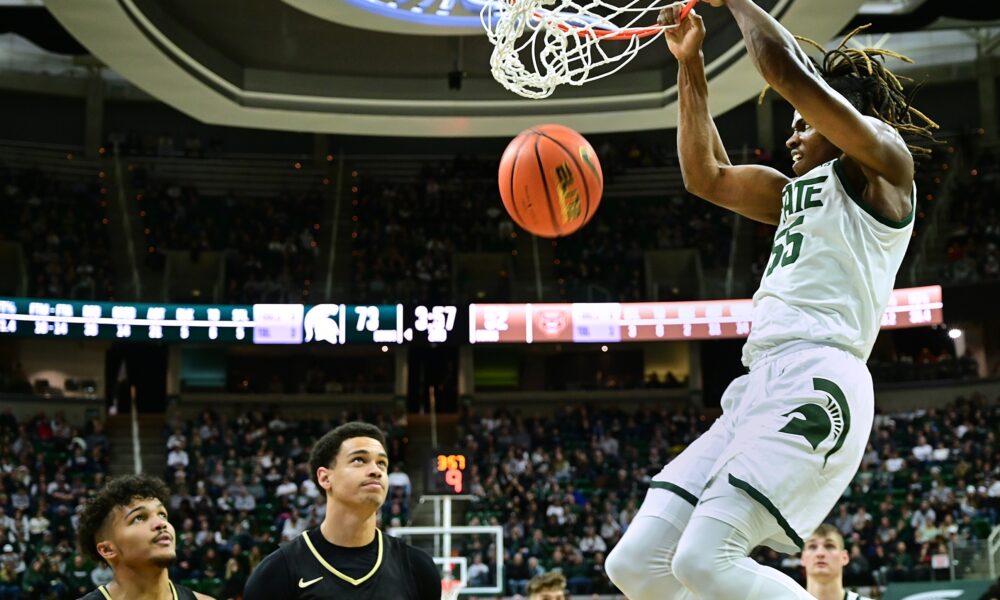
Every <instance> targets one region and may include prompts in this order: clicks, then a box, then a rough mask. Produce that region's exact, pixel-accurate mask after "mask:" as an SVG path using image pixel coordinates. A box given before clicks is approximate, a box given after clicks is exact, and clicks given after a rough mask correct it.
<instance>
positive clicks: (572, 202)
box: [499, 125, 604, 238]
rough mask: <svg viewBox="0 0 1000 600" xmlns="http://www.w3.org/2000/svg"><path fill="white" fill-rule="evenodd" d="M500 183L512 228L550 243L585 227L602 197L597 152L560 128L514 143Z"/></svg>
mask: <svg viewBox="0 0 1000 600" xmlns="http://www.w3.org/2000/svg"><path fill="white" fill-rule="evenodd" d="M499 183H500V198H501V199H503V205H504V207H505V208H506V209H507V213H508V214H509V215H510V217H511V218H512V219H514V222H515V223H517V224H518V225H520V226H521V227H523V228H524V229H527V230H528V231H530V232H531V233H533V234H535V235H537V236H540V237H546V238H555V237H561V236H564V235H569V234H571V233H573V232H574V231H576V230H577V229H580V228H581V227H583V226H584V225H586V224H587V222H589V221H590V219H591V218H592V217H593V216H594V212H596V211H597V205H598V204H600V203H601V193H602V192H603V191H604V176H603V175H602V174H601V163H599V162H598V161H597V154H595V153H594V149H593V148H592V147H591V146H590V143H589V142H587V140H586V139H584V137H583V136H582V135H580V134H579V133H577V132H575V131H573V130H572V129H570V128H569V127H563V126H562V125H538V126H537V127H532V128H531V129H527V130H525V131H522V132H521V133H520V135H518V136H517V137H516V138H514V139H513V140H512V141H511V143H510V144H509V145H508V146H507V149H506V150H504V153H503V157H502V158H501V159H500V177H499Z"/></svg>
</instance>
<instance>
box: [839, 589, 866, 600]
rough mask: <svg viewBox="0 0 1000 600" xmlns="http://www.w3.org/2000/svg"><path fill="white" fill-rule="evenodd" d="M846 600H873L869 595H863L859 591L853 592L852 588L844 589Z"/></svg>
mask: <svg viewBox="0 0 1000 600" xmlns="http://www.w3.org/2000/svg"><path fill="white" fill-rule="evenodd" d="M844 600H872V599H871V598H869V597H868V596H862V595H861V594H859V593H857V592H852V591H850V590H844Z"/></svg>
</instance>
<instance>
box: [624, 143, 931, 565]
mask: <svg viewBox="0 0 1000 600" xmlns="http://www.w3.org/2000/svg"><path fill="white" fill-rule="evenodd" d="M913 198H914V199H915V198H916V190H915V189H914V192H913ZM914 201H915V200H914ZM912 229H913V211H912V210H911V212H910V214H909V215H908V216H907V217H906V218H905V219H904V220H903V221H902V222H899V223H893V222H890V221H888V220H887V219H885V218H884V217H881V216H878V215H876V214H875V212H874V210H872V209H871V207H869V206H868V205H867V204H866V203H865V202H864V201H863V199H862V198H861V196H860V195H858V194H856V193H855V192H854V191H853V190H851V189H850V183H849V182H848V181H847V179H846V177H844V173H843V170H842V166H841V164H840V161H839V159H838V160H834V161H831V162H828V163H826V164H823V165H820V166H818V167H816V168H815V169H813V170H811V171H810V172H809V173H806V174H805V175H803V176H802V177H799V178H797V179H795V180H793V181H792V182H790V183H789V184H788V185H787V186H786V187H785V189H784V192H783V194H782V213H781V222H780V224H779V226H778V230H777V232H776V234H775V237H774V245H773V249H772V252H771V257H770V260H769V261H768V266H767V268H766V269H765V272H764V276H763V278H762V281H761V284H760V289H759V290H758V291H757V293H756V294H755V295H754V311H753V330H752V332H751V334H750V338H749V339H748V341H747V343H746V345H745V346H744V349H743V362H744V364H746V365H747V367H748V368H749V370H750V372H749V374H747V375H744V376H742V377H739V378H737V379H735V380H734V381H733V382H732V383H731V384H730V385H729V387H728V388H727V389H726V391H725V393H724V394H723V397H722V409H723V414H722V416H721V417H720V418H719V419H718V420H717V421H716V422H715V423H714V424H713V425H712V427H711V428H710V429H709V430H708V432H706V433H705V434H704V435H702V436H701V437H700V438H698V439H697V440H695V442H694V443H692V444H691V445H690V446H689V447H688V448H687V449H686V450H685V451H684V452H682V453H681V455H680V456H678V457H677V458H676V459H674V460H673V461H671V462H670V463H669V464H668V465H667V466H665V467H664V468H663V470H662V471H661V472H660V473H659V474H658V475H656V476H655V477H654V478H653V482H652V484H651V488H652V489H653V490H656V489H661V490H668V491H670V492H673V493H674V494H676V495H678V496H680V497H681V498H683V499H685V500H687V501H688V502H690V503H691V504H694V505H697V510H698V512H699V513H700V514H703V515H708V516H711V517H713V518H717V519H718V520H721V521H723V522H725V523H729V524H730V525H733V526H734V527H736V528H737V529H739V530H741V531H746V529H743V527H742V525H743V524H744V522H745V514H746V513H745V511H744V512H741V511H737V510H731V511H730V510H729V509H727V507H728V506H732V502H731V501H728V500H727V501H725V502H720V501H716V502H711V503H708V502H705V501H706V500H708V499H711V498H715V499H717V500H718V499H722V498H728V497H731V493H732V490H731V489H725V487H726V486H732V487H733V488H736V489H738V490H740V491H741V492H742V495H743V496H744V497H746V498H749V499H750V500H752V501H753V503H754V505H756V506H757V507H758V508H759V510H762V511H766V512H767V513H769V514H770V515H771V516H773V518H774V520H775V521H776V523H777V525H778V526H779V527H778V529H779V530H780V531H779V532H778V533H776V534H774V535H773V536H772V537H769V538H767V539H762V540H753V542H754V543H755V544H758V543H760V544H765V545H768V546H770V547H772V548H775V549H777V550H780V551H783V552H797V551H799V549H801V547H802V540H804V539H806V538H807V537H808V536H809V535H810V534H811V533H812V532H813V531H814V530H815V529H816V527H818V526H819V524H820V523H821V522H822V520H823V518H825V517H826V515H827V514H828V513H829V511H830V510H831V509H832V508H833V506H834V504H835V503H836V501H837V499H838V498H840V495H841V494H842V493H843V491H844V489H845V488H846V487H847V485H848V484H849V483H850V481H851V479H852V478H853V477H854V474H855V472H856V471H857V468H858V465H859V464H860V462H861V457H862V454H863V452H864V448H865V445H866V443H867V441H868V435H869V433H870V431H871V426H872V418H873V413H874V394H873V390H872V380H871V375H870V374H869V372H868V368H867V366H866V365H865V361H866V359H867V358H868V354H869V353H870V352H871V348H872V345H873V344H874V342H875V337H876V336H877V335H878V330H879V326H880V322H881V318H882V315H883V313H884V312H885V309H886V305H887V304H888V301H889V297H890V294H891V292H892V288H893V283H894V280H895V276H896V272H897V271H898V269H899V266H900V264H901V263H902V260H903V255H904V254H905V252H906V247H907V244H908V242H909V239H910V235H911V233H912ZM662 497H663V496H662V494H652V493H651V494H649V495H648V496H647V501H646V502H644V503H643V506H642V508H641V509H640V514H651V515H656V516H660V517H661V518H668V517H669V515H667V514H666V513H667V512H669V510H668V508H667V506H666V504H665V503H664V502H662V501H652V500H653V499H654V498H662ZM699 503H700V504H699Z"/></svg>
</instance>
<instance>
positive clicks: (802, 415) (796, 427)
mask: <svg viewBox="0 0 1000 600" xmlns="http://www.w3.org/2000/svg"><path fill="white" fill-rule="evenodd" d="M813 389H814V390H816V391H817V392H823V393H824V394H826V395H827V399H826V403H825V404H815V403H809V404H803V405H801V406H799V407H797V408H795V409H794V410H791V411H789V412H787V413H785V414H784V415H782V416H785V417H788V416H792V415H796V416H793V417H792V419H791V420H790V421H788V423H786V424H785V426H784V427H782V428H781V429H780V430H779V431H781V432H783V433H788V434H791V435H801V436H802V437H804V438H806V441H807V442H809V445H810V446H812V448H813V450H815V449H816V448H818V447H819V445H820V444H822V443H823V441H824V440H826V439H827V438H828V437H830V435H831V434H832V435H833V439H834V443H833V447H832V448H830V450H829V451H828V452H827V453H826V455H825V456H824V457H823V466H824V467H825V466H826V462H827V461H828V460H829V459H830V456H831V455H833V453H835V452H837V451H838V450H840V448H841V447H842V446H843V445H844V440H845V439H846V438H847V433H848V432H849V431H850V430H851V408H850V407H849V406H848V405H847V397H846V396H844V392H843V390H841V389H840V386H838V385H837V384H836V383H834V382H832V381H830V380H829V379H823V378H821V377H814V378H813Z"/></svg>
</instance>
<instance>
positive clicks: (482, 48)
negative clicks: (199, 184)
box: [45, 0, 912, 137]
mask: <svg viewBox="0 0 1000 600" xmlns="http://www.w3.org/2000/svg"><path fill="white" fill-rule="evenodd" d="M757 1H758V4H760V5H761V6H762V7H764V8H765V9H767V10H768V11H769V12H770V13H771V14H773V15H774V16H775V17H777V18H778V19H780V20H781V21H782V23H784V24H785V25H786V26H787V27H788V28H789V29H791V30H792V31H794V32H796V33H799V34H801V35H806V36H809V37H811V38H813V39H817V40H828V39H830V38H832V37H833V36H835V35H836V34H837V33H838V32H839V31H841V30H842V29H843V28H844V27H845V26H846V25H847V24H849V23H850V22H851V21H852V19H854V18H855V16H856V15H857V13H858V9H859V7H860V6H861V5H862V3H863V0H837V1H836V2H833V1H830V0H757ZM908 1H909V0H908ZM481 2H482V0H397V1H396V2H390V1H389V0H252V1H247V0H213V1H210V2H206V1H205V0H172V1H171V2H162V1H159V0H87V1H86V2H81V1H79V0H46V3H45V5H46V7H47V8H48V10H49V11H51V13H52V14H53V15H54V16H55V18H56V19H57V20H58V21H59V23H61V25H62V26H63V27H65V28H66V30H68V31H69V32H70V34H71V35H72V36H73V37H74V38H75V39H76V40H77V41H79V43H80V44H82V45H83V46H84V47H85V48H86V49H87V50H88V51H89V52H90V53H92V54H93V55H94V56H96V57H97V58H98V59H99V60H101V61H102V62H103V63H105V64H106V65H107V66H109V67H110V68H112V69H113V70H115V71H117V72H118V73H119V74H121V75H122V76H123V77H125V78H126V79H128V80H129V81H130V82H131V83H133V84H134V85H136V86H138V87H139V88H141V89H143V90H145V91H146V92H147V93H149V94H151V95H152V96H154V97H156V98H157V99H159V100H161V101H163V102H165V103H167V104H169V105H171V106H173V107H175V108H177V109H178V110H180V111H182V112H184V113H187V114H188V115H190V116H192V117H194V118H196V119H199V120H201V121H204V122H207V123H212V124H219V125H231V126H244V127H254V128H264V129H281V130H293V131H310V132H327V133H345V134H360V135H392V136H399V135H403V136H414V137H426V136H508V135H511V134H513V133H516V132H517V131H520V130H521V129H524V128H525V127H528V126H531V125H534V124H537V123H539V122H546V121H558V122H561V123H563V124H566V125H569V126H571V127H574V128H576V129H578V130H581V131H583V132H587V133H590V132H608V131H628V130H638V129H651V128H666V127H672V126H674V125H676V89H675V79H676V63H675V61H674V60H673V58H672V57H671V56H670V55H669V53H668V52H667V51H666V48H665V46H664V45H661V44H658V43H657V44H654V45H653V46H651V47H650V48H647V49H646V50H645V51H644V52H643V53H642V54H640V56H639V57H638V58H637V59H636V60H635V61H634V62H633V63H631V64H630V65H629V66H628V67H627V68H626V69H624V70H622V71H621V72H619V73H618V74H616V75H613V76H611V77H608V78H606V79H603V80H600V81H597V82H593V83H590V84H587V85H585V86H582V87H571V88H568V89H560V90H558V91H557V93H556V94H555V95H553V96H552V97H551V98H549V99H546V100H526V99H522V98H520V97H518V96H516V95H514V94H512V93H511V92H508V91H507V90H505V89H504V88H502V87H501V86H500V85H499V84H498V83H496V82H495V81H494V80H493V78H492V76H491V74H490V72H489V56H490V52H491V51H492V46H491V45H490V44H489V42H488V41H487V40H486V38H485V36H484V35H483V34H482V33H481V32H480V31H479V27H478V25H476V22H475V20H476V19H478V17H477V16H476V13H477V6H478V5H480V4H481ZM888 3H889V4H892V2H891V1H890V2H888ZM911 4H912V2H911ZM700 12H701V14H702V15H703V16H704V17H705V19H706V24H707V28H708V38H707V40H706V47H705V56H706V63H707V64H708V71H709V76H710V79H711V88H710V89H711V107H712V110H713V112H714V113H716V114H718V113H721V112H724V111H726V110H728V109H729V108H732V107H734V106H736V105H738V104H740V103H742V102H744V101H745V100H747V99H748V98H750V97H752V96H754V95H756V94H757V93H758V92H759V90H760V89H761V86H762V82H761V80H760V78H759V77H758V76H757V74H756V72H755V71H754V69H753V67H752V65H751V64H750V62H749V59H747V57H746V55H745V52H744V50H743V46H742V42H741V39H740V34H739V30H738V29H737V28H736V26H735V24H734V23H733V20H732V18H731V17H730V16H729V14H728V11H725V10H724V9H712V8H710V7H708V6H707V5H706V6H704V7H702V8H700ZM651 19H652V17H651ZM455 72H462V73H463V74H464V76H463V77H462V79H461V88H460V89H451V87H450V86H449V83H450V82H449V74H452V80H451V83H454V73H455Z"/></svg>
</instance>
